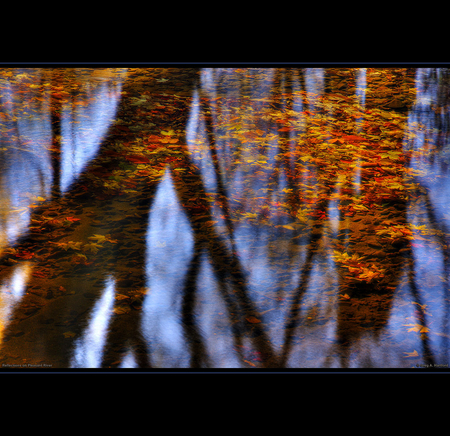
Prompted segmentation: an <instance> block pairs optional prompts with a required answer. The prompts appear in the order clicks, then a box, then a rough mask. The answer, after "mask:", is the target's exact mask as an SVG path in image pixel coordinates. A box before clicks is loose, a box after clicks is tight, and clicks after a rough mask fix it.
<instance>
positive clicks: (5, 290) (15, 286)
mask: <svg viewBox="0 0 450 436" xmlns="http://www.w3.org/2000/svg"><path fill="white" fill-rule="evenodd" d="M30 270H31V265H30V264H29V262H24V263H23V264H21V265H19V266H17V267H16V268H15V270H14V272H13V274H12V277H10V278H9V279H8V280H7V281H5V282H3V284H2V286H1V288H0V343H1V342H2V341H3V332H4V331H5V329H6V328H7V326H8V324H9V322H10V320H11V316H12V315H13V313H14V307H15V306H16V305H17V304H18V303H19V302H20V300H21V299H22V297H23V295H24V293H25V289H26V285H27V281H28V279H29V275H30Z"/></svg>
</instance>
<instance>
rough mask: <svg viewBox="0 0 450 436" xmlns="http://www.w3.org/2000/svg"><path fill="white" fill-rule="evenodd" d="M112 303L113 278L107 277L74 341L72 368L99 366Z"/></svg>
mask: <svg viewBox="0 0 450 436" xmlns="http://www.w3.org/2000/svg"><path fill="white" fill-rule="evenodd" d="M113 305H114V280H113V279H112V278H109V279H108V280H107V281H106V283H105V289H104V291H103V295H102V296H101V298H100V299H99V300H98V301H97V302H96V303H95V305H94V307H93V309H92V314H91V316H90V320H89V322H88V325H87V327H86V329H85V331H84V333H83V335H82V336H81V338H79V339H77V340H76V341H75V344H74V345H75V348H74V353H73V358H72V363H71V367H72V368H100V367H101V365H102V358H103V350H104V347H105V344H106V339H107V333H108V325H109V322H110V319H111V316H112V313H113V312H112V309H113Z"/></svg>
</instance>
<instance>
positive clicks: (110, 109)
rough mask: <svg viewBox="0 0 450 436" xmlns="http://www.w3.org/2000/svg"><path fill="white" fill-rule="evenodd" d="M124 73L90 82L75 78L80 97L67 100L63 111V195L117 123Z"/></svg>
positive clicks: (99, 77) (97, 75)
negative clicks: (115, 119) (109, 130)
mask: <svg viewBox="0 0 450 436" xmlns="http://www.w3.org/2000/svg"><path fill="white" fill-rule="evenodd" d="M75 73H76V72H75ZM124 73H125V72H123V73H122V74H121V75H119V74H114V75H108V74H103V75H100V74H96V75H93V76H92V77H89V78H88V80H86V78H85V77H83V75H81V74H79V73H78V74H76V75H75V77H74V79H73V81H74V82H75V83H76V84H77V85H78V86H77V91H76V94H75V96H73V94H72V96H71V97H72V98H70V99H69V98H67V100H64V101H63V103H62V107H61V134H62V138H61V187H60V189H61V192H62V193H64V192H66V191H67V190H68V188H69V187H70V185H71V184H72V183H73V182H74V181H75V180H76V178H77V176H78V175H79V174H80V173H81V172H82V171H83V169H84V168H85V167H86V165H87V164H88V162H89V161H90V160H91V159H92V158H94V157H95V155H96V154H97V152H98V150H99V148H100V145H101V142H102V140H103V139H104V137H105V135H106V132H107V130H108V128H109V127H110V126H111V124H112V122H113V121H114V117H115V114H116V109H117V105H118V102H119V99H120V95H121V88H122V82H123V80H124V77H125V75H124Z"/></svg>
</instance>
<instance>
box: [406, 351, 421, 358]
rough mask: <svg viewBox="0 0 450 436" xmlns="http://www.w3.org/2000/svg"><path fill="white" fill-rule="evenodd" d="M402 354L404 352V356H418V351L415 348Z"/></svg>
mask: <svg viewBox="0 0 450 436" xmlns="http://www.w3.org/2000/svg"><path fill="white" fill-rule="evenodd" d="M403 354H404V356H403V357H405V358H406V357H419V353H418V352H417V351H416V350H414V351H413V352H411V353H408V352H406V351H404V352H403Z"/></svg>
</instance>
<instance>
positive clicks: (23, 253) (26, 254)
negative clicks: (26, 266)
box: [15, 250, 34, 259]
mask: <svg viewBox="0 0 450 436" xmlns="http://www.w3.org/2000/svg"><path fill="white" fill-rule="evenodd" d="M15 256H16V257H18V258H19V259H31V258H32V257H33V256H34V253H31V252H30V251H25V250H24V251H20V252H18V253H16V254H15Z"/></svg>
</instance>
